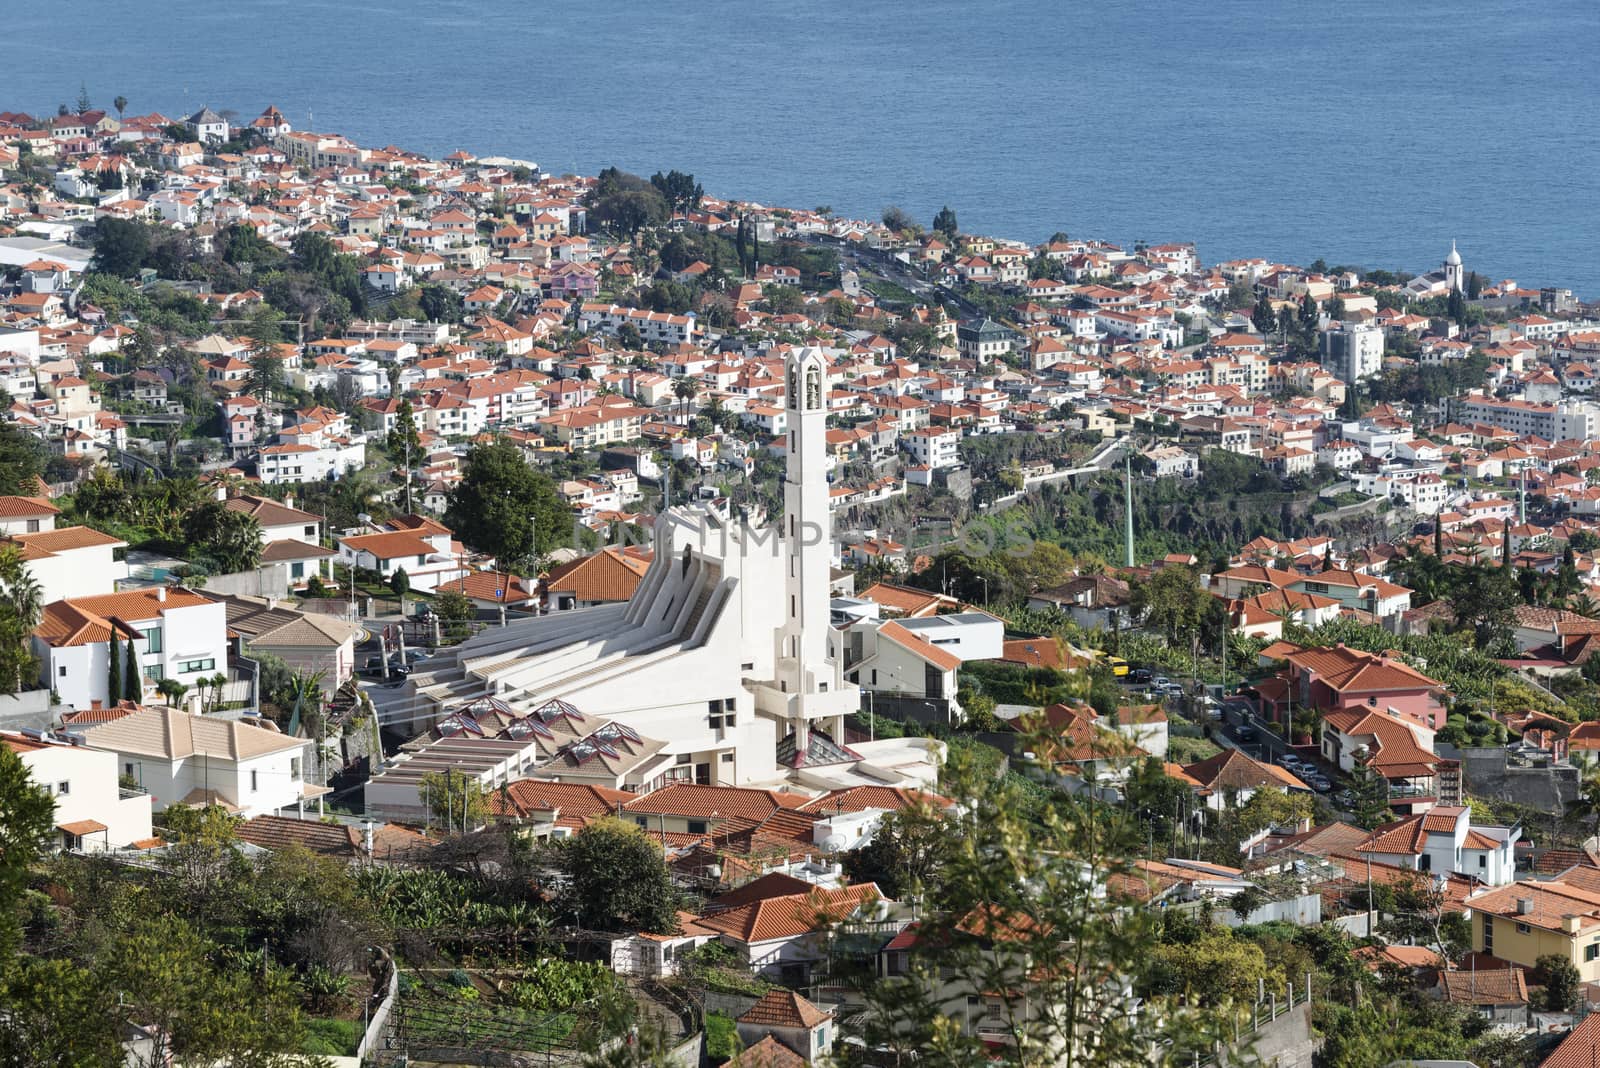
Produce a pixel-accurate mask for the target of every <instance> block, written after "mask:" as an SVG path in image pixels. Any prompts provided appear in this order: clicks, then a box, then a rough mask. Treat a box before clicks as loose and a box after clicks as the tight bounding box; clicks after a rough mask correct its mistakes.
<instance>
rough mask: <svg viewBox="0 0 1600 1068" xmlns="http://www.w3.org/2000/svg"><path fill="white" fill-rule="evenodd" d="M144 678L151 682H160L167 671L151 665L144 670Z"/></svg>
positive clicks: (157, 665) (158, 665) (156, 665)
mask: <svg viewBox="0 0 1600 1068" xmlns="http://www.w3.org/2000/svg"><path fill="white" fill-rule="evenodd" d="M144 677H145V678H147V679H149V680H150V681H151V682H160V681H161V680H162V679H164V678H166V677H167V671H166V669H165V668H163V667H162V666H161V665H160V664H151V665H150V666H149V667H147V668H145V669H144Z"/></svg>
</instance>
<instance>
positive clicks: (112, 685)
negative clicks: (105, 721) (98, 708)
mask: <svg viewBox="0 0 1600 1068" xmlns="http://www.w3.org/2000/svg"><path fill="white" fill-rule="evenodd" d="M121 660H122V646H120V645H118V644H117V635H116V632H115V631H113V632H112V634H111V639H110V640H109V641H108V642H106V707H108V708H109V707H110V706H112V705H115V704H116V703H117V702H118V701H120V700H122V663H121Z"/></svg>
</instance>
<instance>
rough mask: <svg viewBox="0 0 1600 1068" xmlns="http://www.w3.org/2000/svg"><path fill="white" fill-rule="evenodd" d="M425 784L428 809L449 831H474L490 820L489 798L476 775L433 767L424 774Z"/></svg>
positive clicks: (423, 783) (423, 780) (423, 781)
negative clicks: (455, 772) (441, 770)
mask: <svg viewBox="0 0 1600 1068" xmlns="http://www.w3.org/2000/svg"><path fill="white" fill-rule="evenodd" d="M422 786H423V791H424V796H426V797H427V799H428V811H429V812H431V813H432V814H433V818H434V819H436V820H438V821H439V822H440V823H442V824H444V827H445V830H446V831H447V832H449V833H455V832H457V831H460V832H462V833H465V832H466V831H475V830H477V829H478V828H479V827H482V826H483V825H484V824H485V823H488V822H489V801H488V798H486V797H484V794H483V784H482V783H480V782H478V780H477V779H473V778H469V777H468V776H466V775H454V774H451V773H449V772H438V771H434V772H429V773H428V774H426V775H424V776H423V777H422Z"/></svg>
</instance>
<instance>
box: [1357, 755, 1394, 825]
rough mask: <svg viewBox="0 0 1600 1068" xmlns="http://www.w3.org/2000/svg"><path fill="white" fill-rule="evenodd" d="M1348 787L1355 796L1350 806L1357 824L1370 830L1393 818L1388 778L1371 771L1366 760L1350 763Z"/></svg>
mask: <svg viewBox="0 0 1600 1068" xmlns="http://www.w3.org/2000/svg"><path fill="white" fill-rule="evenodd" d="M1348 789H1349V790H1350V793H1351V794H1352V795H1353V796H1354V797H1355V801H1354V802H1352V803H1351V805H1350V808H1351V814H1352V815H1353V816H1354V817H1355V821H1356V825H1357V826H1359V827H1364V828H1366V829H1367V830H1369V831H1370V830H1371V829H1372V828H1374V827H1376V826H1378V825H1379V824H1382V823H1387V822H1388V821H1389V820H1390V819H1392V818H1393V816H1394V810H1393V809H1391V808H1390V807H1389V783H1388V780H1387V779H1385V778H1384V777H1383V776H1381V775H1379V774H1378V773H1377V772H1375V771H1373V770H1372V768H1371V767H1370V766H1368V762H1367V761H1365V760H1357V761H1356V762H1355V763H1354V764H1352V765H1351V767H1350V781H1349V787H1348Z"/></svg>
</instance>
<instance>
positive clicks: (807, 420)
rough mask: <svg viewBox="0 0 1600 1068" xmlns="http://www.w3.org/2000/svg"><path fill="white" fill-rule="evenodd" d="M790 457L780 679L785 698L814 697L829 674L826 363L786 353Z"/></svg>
mask: <svg viewBox="0 0 1600 1068" xmlns="http://www.w3.org/2000/svg"><path fill="white" fill-rule="evenodd" d="M787 363H788V366H787V368H786V369H785V370H786V374H787V379H788V381H787V385H788V396H787V398H786V400H785V404H784V408H785V412H784V416H785V419H786V420H787V422H788V427H787V430H786V433H787V435H788V441H787V444H788V450H787V451H788V457H787V461H786V465H785V471H784V479H783V511H784V518H783V533H784V548H783V554H784V587H785V588H784V604H783V610H784V615H783V621H784V622H783V628H782V630H781V632H780V636H779V648H778V663H779V665H780V666H779V677H780V679H782V680H783V681H784V682H785V683H786V684H787V686H788V689H789V692H790V693H801V694H803V693H809V692H814V690H815V689H816V687H817V685H818V683H819V682H827V681H830V680H831V677H832V675H833V674H834V671H833V668H832V665H829V664H828V633H829V627H830V620H829V614H828V587H829V583H830V581H831V574H830V564H829V559H830V557H831V555H832V540H833V537H832V523H831V520H830V517H829V514H828V476H827V472H826V470H825V468H826V464H827V434H828V402H827V381H828V370H827V364H826V363H825V361H824V360H823V357H822V352H821V350H819V349H815V348H804V349H796V350H795V351H793V352H791V353H790V354H789V358H788V361H787Z"/></svg>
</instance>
